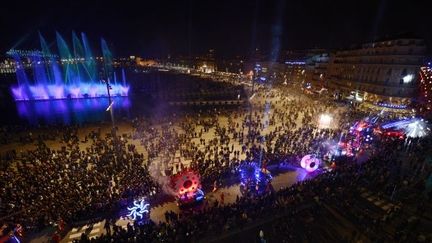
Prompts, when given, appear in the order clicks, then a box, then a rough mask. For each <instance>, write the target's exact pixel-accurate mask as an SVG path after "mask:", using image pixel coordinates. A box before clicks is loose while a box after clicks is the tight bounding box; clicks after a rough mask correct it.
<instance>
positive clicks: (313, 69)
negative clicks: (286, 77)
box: [303, 50, 331, 93]
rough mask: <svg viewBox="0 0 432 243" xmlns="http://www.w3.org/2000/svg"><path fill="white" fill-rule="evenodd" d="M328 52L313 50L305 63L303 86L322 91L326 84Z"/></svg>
mask: <svg viewBox="0 0 432 243" xmlns="http://www.w3.org/2000/svg"><path fill="white" fill-rule="evenodd" d="M330 57H331V55H330V53H328V52H327V51H325V50H313V51H311V52H310V55H308V58H307V59H306V63H305V69H304V70H305V81H304V82H303V87H304V88H306V89H309V90H311V91H315V92H320V93H321V92H322V90H323V88H325V87H326V86H328V84H327V81H328V79H327V76H328V75H327V74H328V63H329V61H330Z"/></svg>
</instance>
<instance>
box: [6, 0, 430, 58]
mask: <svg viewBox="0 0 432 243" xmlns="http://www.w3.org/2000/svg"><path fill="white" fill-rule="evenodd" d="M1 4H2V6H1V8H0V51H1V52H2V53H4V52H5V51H6V50H8V49H10V48H12V47H16V48H22V49H24V48H29V47H35V48H36V47H37V45H38V39H37V31H41V32H42V33H43V34H44V35H45V37H46V39H48V40H51V41H52V40H54V36H55V31H56V30H57V31H59V32H60V33H62V35H64V36H65V37H67V38H68V39H70V35H71V31H72V30H75V31H77V32H86V33H87V35H88V36H89V38H90V39H91V40H93V41H94V42H95V43H96V41H98V38H99V37H104V38H105V39H106V40H107V41H108V42H109V43H110V45H111V46H112V48H113V50H114V53H115V54H117V55H130V54H137V55H144V56H165V55H167V54H169V53H171V54H174V55H176V54H186V55H187V54H189V53H192V54H197V53H203V52H205V50H207V49H210V48H214V49H215V50H216V53H217V55H219V56H233V55H237V54H239V55H246V56H247V55H248V54H249V53H250V52H251V50H253V49H254V48H255V47H258V48H260V49H262V50H264V51H265V52H270V51H272V50H275V48H276V47H275V46H277V45H278V44H280V49H283V50H286V49H305V48H314V47H320V48H342V47H346V46H349V45H350V44H352V43H362V42H364V41H367V40H370V39H372V38H373V37H374V36H377V37H384V36H387V35H395V34H399V33H405V32H410V33H413V34H415V35H417V36H420V37H423V38H425V39H426V40H427V41H429V40H430V39H431V33H430V32H431V30H430V29H429V28H428V24H429V22H430V16H431V15H430V8H429V7H428V4H427V1H416V0H409V1H408V0H406V1H396V0H363V1H349V0H344V1H341V0H328V1H325V0H321V1H318V0H317V1H307V0H301V1H300V0H295V1H294V0H290V1H288V0H287V1H283V0H247V1H246V0H239V1H235V0H231V1H224V0H217V1H211V0H201V1H195V0H186V1H181V0H177V1H163V0H154V1H145V0H141V1H130V0H116V1H96V0H94V1H90V0H87V1H83V0H74V1H69V0H57V1H28V3H26V1H19V0H7V1H4V2H2V3H1ZM93 46H96V44H93ZM276 49H277V48H276Z"/></svg>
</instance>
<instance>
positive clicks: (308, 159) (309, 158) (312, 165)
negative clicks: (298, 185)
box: [300, 154, 321, 172]
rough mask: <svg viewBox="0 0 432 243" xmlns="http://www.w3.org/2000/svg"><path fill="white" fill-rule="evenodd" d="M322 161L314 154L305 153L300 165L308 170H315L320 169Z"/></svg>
mask: <svg viewBox="0 0 432 243" xmlns="http://www.w3.org/2000/svg"><path fill="white" fill-rule="evenodd" d="M320 163H321V161H320V160H319V159H318V158H317V157H316V156H315V155H313V154H308V155H305V156H304V157H303V158H302V159H301V161H300V166H301V167H302V168H303V169H305V170H306V171H307V172H314V171H315V170H317V169H318V167H319V165H320Z"/></svg>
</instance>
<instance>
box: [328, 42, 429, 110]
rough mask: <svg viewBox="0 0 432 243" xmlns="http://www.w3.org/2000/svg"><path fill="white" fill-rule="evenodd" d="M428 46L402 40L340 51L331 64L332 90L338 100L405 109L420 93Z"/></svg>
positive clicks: (329, 83)
mask: <svg viewBox="0 0 432 243" xmlns="http://www.w3.org/2000/svg"><path fill="white" fill-rule="evenodd" d="M425 51H426V46H425V44H424V41H423V40H422V39H414V38H410V39H409V38H401V39H393V40H386V41H380V42H373V43H367V44H364V45H362V46H360V47H357V48H353V49H349V50H342V51H337V52H336V54H335V56H334V58H332V61H331V62H330V63H329V66H328V70H329V76H328V81H329V82H328V87H329V88H330V90H331V91H333V94H334V95H335V97H336V98H338V99H345V98H347V99H352V100H353V101H358V102H363V101H365V102H368V103H371V104H374V105H378V106H387V107H392V106H398V107H405V106H406V105H409V104H410V103H411V102H412V99H413V98H415V97H416V95H417V91H418V80H419V79H418V73H419V70H420V66H421V65H422V63H423V61H424V54H425Z"/></svg>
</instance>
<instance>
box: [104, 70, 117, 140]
mask: <svg viewBox="0 0 432 243" xmlns="http://www.w3.org/2000/svg"><path fill="white" fill-rule="evenodd" d="M102 82H103V83H105V84H106V89H107V94H108V102H109V105H108V107H107V109H106V111H109V112H110V115H111V124H112V129H113V132H115V125H114V111H113V109H114V107H113V105H114V102H113V101H112V99H111V93H110V90H111V89H112V87H111V85H110V83H109V78H108V79H107V80H104V79H102Z"/></svg>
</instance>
